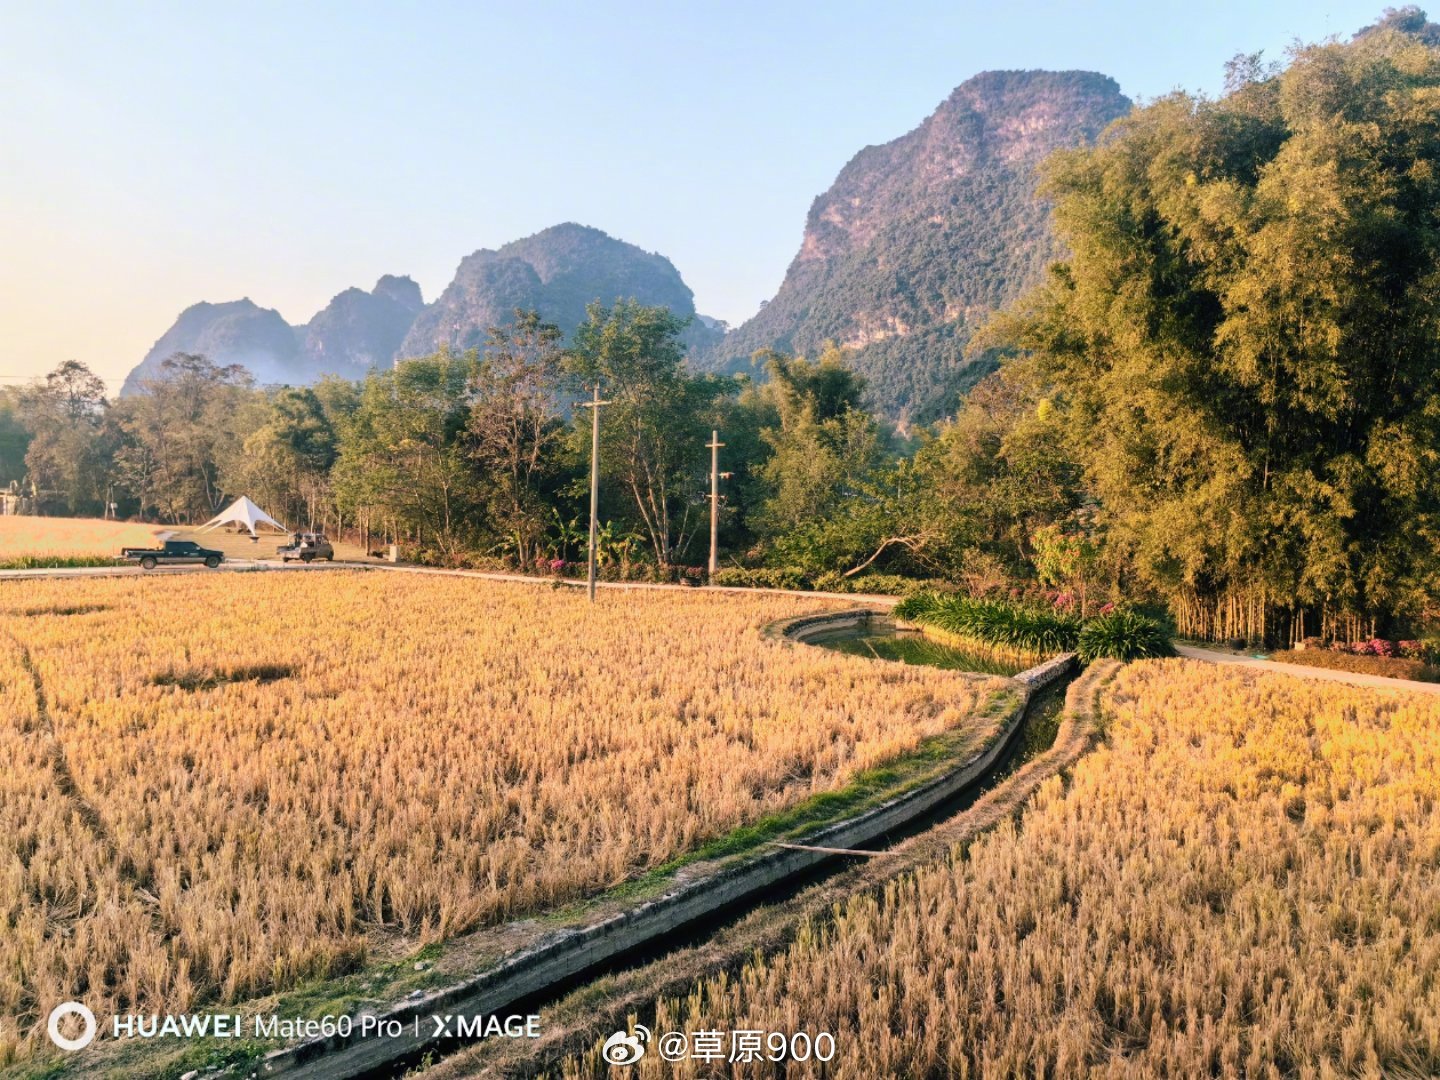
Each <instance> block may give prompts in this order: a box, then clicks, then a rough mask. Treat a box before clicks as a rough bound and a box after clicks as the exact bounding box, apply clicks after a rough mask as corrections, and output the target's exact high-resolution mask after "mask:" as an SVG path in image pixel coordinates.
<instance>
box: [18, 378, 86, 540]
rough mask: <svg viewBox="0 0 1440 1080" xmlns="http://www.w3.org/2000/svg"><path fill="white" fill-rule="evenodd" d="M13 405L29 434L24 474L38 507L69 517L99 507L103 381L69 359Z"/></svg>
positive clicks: (22, 392)
mask: <svg viewBox="0 0 1440 1080" xmlns="http://www.w3.org/2000/svg"><path fill="white" fill-rule="evenodd" d="M17 405H18V407H17V408H16V410H15V412H16V414H18V420H19V422H20V424H21V425H23V427H24V428H25V430H26V431H27V432H28V438H27V439H26V440H25V443H26V447H25V459H24V460H25V471H26V476H27V480H28V486H29V488H30V494H31V496H32V497H33V498H34V499H35V500H36V503H37V504H38V505H39V506H41V507H45V506H52V507H58V508H61V509H62V510H64V511H67V512H69V513H71V514H82V513H94V512H96V511H98V510H101V509H103V506H104V502H105V490H106V480H107V465H108V460H109V452H108V449H107V447H106V445H105V413H106V409H107V408H108V402H107V401H106V400H105V383H104V381H103V380H102V379H100V377H99V376H97V375H95V374H94V373H93V372H92V371H91V370H90V369H89V368H88V367H86V366H85V365H84V364H82V363H80V362H79V361H78V360H67V361H65V362H64V363H63V364H61V365H60V366H59V367H57V368H56V369H55V370H54V371H52V372H50V374H48V375H46V376H45V378H44V379H43V380H41V381H39V382H38V383H36V384H35V385H33V386H30V387H28V388H26V389H24V390H22V391H21V392H20V394H19V401H18V403H17Z"/></svg>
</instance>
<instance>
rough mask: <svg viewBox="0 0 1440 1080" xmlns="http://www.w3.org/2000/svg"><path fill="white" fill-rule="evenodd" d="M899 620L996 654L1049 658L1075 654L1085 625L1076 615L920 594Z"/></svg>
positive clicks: (901, 609) (904, 605) (901, 607)
mask: <svg viewBox="0 0 1440 1080" xmlns="http://www.w3.org/2000/svg"><path fill="white" fill-rule="evenodd" d="M895 616H896V617H897V618H900V619H905V620H908V621H910V622H915V623H919V624H920V625H921V626H928V627H932V628H933V629H935V630H939V631H941V632H943V633H945V634H948V635H950V636H953V637H956V638H961V639H964V640H966V641H972V642H975V643H976V644H979V645H985V646H989V647H990V648H992V649H1004V650H1007V651H1009V652H1015V653H1024V654H1027V655H1035V656H1047V655H1050V654H1052V653H1060V652H1066V651H1068V650H1070V649H1073V648H1075V644H1076V641H1077V640H1078V638H1079V635H1080V620H1079V619H1077V618H1075V617H1074V616H1073V615H1067V614H1064V613H1061V612H1056V611H1047V610H1044V609H1041V608H1036V607H1028V606H1025V605H1022V604H1011V603H1007V602H1005V601H1003V600H976V599H974V598H973V597H968V596H941V595H939V594H937V593H933V592H921V593H916V594H915V595H913V596H909V597H906V598H905V599H904V600H902V601H901V602H900V603H899V604H897V605H896V606H895Z"/></svg>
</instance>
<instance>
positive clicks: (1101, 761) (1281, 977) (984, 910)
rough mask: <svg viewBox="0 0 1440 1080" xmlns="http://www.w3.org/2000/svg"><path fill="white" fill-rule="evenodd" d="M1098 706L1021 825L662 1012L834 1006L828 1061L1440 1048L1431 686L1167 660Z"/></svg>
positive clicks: (808, 1017)
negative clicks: (1379, 687)
mask: <svg viewBox="0 0 1440 1080" xmlns="http://www.w3.org/2000/svg"><path fill="white" fill-rule="evenodd" d="M1104 706H1105V712H1106V715H1107V723H1108V732H1107V738H1106V740H1105V742H1104V743H1103V744H1102V745H1101V747H1100V748H1099V749H1097V750H1095V751H1093V752H1092V753H1091V754H1090V755H1089V756H1087V757H1086V758H1083V759H1082V760H1081V761H1080V763H1079V764H1078V766H1077V767H1076V769H1075V771H1074V775H1073V780H1072V782H1071V783H1070V784H1069V786H1068V787H1067V785H1066V784H1065V783H1063V782H1062V781H1061V780H1060V779H1058V778H1057V779H1055V780H1052V781H1048V782H1047V783H1046V784H1045V786H1044V787H1043V788H1042V789H1041V790H1040V792H1039V793H1038V794H1037V796H1036V797H1035V799H1034V800H1033V801H1032V802H1031V803H1030V805H1029V806H1028V808H1027V810H1026V811H1025V813H1024V815H1023V818H1022V819H1021V820H1020V822H1019V823H1018V824H1016V823H1014V822H1011V823H1008V824H1006V825H1004V826H1003V827H1001V828H1000V829H998V830H997V831H995V832H993V833H990V834H988V835H987V836H985V837H984V838H982V839H980V840H978V841H976V842H975V843H974V844H973V845H972V846H971V847H970V848H969V850H968V853H967V854H965V855H960V856H957V858H956V860H955V861H954V862H952V863H950V864H948V865H937V866H933V867H931V868H928V869H926V870H924V871H922V872H920V873H918V874H916V875H911V876H908V877H904V878H901V879H899V880H898V881H897V882H895V883H894V884H893V885H892V886H891V887H889V888H887V889H886V890H885V892H884V894H883V895H881V896H879V897H866V898H862V899H856V900H854V901H852V902H850V903H849V904H848V906H846V907H844V908H843V909H842V910H840V911H839V912H838V914H837V918H836V920H835V921H834V923H833V924H827V925H825V926H823V927H821V926H814V925H812V926H808V927H807V928H805V930H804V932H802V934H801V936H800V938H799V939H798V941H797V942H796V943H795V944H794V945H793V946H792V947H791V948H790V949H789V950H788V951H786V952H784V953H782V954H780V955H778V956H776V957H773V958H771V959H767V960H764V961H757V962H752V963H751V964H749V965H748V966H747V967H745V968H744V969H743V970H742V971H741V972H740V973H739V974H738V975H736V976H735V977H733V978H719V979H715V980H712V981H709V982H706V983H704V984H702V985H699V986H697V987H696V988H695V989H694V991H693V993H691V994H690V996H689V997H688V999H687V1000H681V1001H666V1002H662V1003H661V1004H660V1005H659V1007H658V1015H657V1016H656V1017H655V1018H654V1023H653V1029H654V1031H655V1032H656V1033H657V1036H658V1033H660V1032H666V1031H671V1030H679V1031H689V1032H694V1031H701V1030H721V1031H730V1030H735V1029H751V1030H763V1031H767V1032H768V1031H778V1032H795V1031H808V1032H811V1033H814V1032H818V1031H829V1032H832V1033H834V1034H835V1037H836V1043H837V1050H836V1053H835V1057H834V1060H833V1061H832V1062H830V1064H829V1065H828V1066H827V1067H826V1068H825V1072H824V1074H823V1075H825V1076H827V1077H837V1078H839V1077H855V1078H862V1077H864V1078H868V1077H875V1076H937V1077H938V1076H955V1077H973V1076H985V1077H994V1076H1037V1077H1038V1076H1046V1077H1052V1076H1053V1077H1071V1076H1128V1077H1137V1078H1138V1077H1154V1076H1250V1077H1266V1076H1302V1077H1335V1076H1373V1077H1381V1076H1385V1077H1403V1076H1433V1075H1436V1074H1437V1072H1440V702H1437V701H1436V700H1435V699H1434V698H1433V697H1429V696H1422V695H1413V696H1411V695H1402V694H1397V693H1393V692H1377V691H1372V690H1365V689H1358V688H1350V687H1345V686H1340V685H1336V684H1333V683H1314V682H1306V681H1301V680H1297V679H1290V678H1286V677H1281V676H1264V675H1262V676H1254V675H1247V674H1243V673H1237V672H1230V671H1225V670H1223V669H1217V668H1213V667H1208V666H1204V665H1200V664H1196V663H1191V662H1185V661H1151V662H1145V663H1140V664H1135V665H1132V666H1130V667H1129V668H1127V669H1126V670H1125V671H1124V672H1123V673H1122V674H1121V675H1120V676H1119V678H1118V679H1117V681H1116V682H1115V683H1114V684H1113V687H1112V689H1111V690H1110V691H1109V692H1108V694H1107V697H1106V699H1105V702H1104ZM648 1019H649V1018H647V1022H648ZM603 1071H604V1068H603V1066H602V1065H601V1064H599V1057H598V1054H597V1053H591V1054H589V1055H587V1057H586V1058H585V1059H584V1060H580V1061H572V1062H571V1063H570V1064H569V1066H568V1067H567V1068H566V1070H565V1072H566V1075H568V1076H572V1077H575V1076H590V1075H597V1074H599V1073H601V1072H603ZM636 1075H638V1076H641V1077H658V1076H661V1075H664V1076H667V1077H668V1076H672V1075H674V1076H695V1075H704V1076H717V1075H736V1076H745V1077H760V1076H765V1077H768V1076H780V1075H784V1076H787V1077H797V1076H816V1075H820V1072H819V1068H818V1066H816V1065H815V1064H814V1063H813V1062H812V1063H811V1064H810V1065H796V1064H793V1063H792V1064H791V1065H790V1066H789V1067H788V1069H786V1070H784V1071H783V1072H782V1070H781V1069H780V1068H779V1067H778V1066H775V1065H771V1064H767V1063H764V1062H761V1063H756V1064H736V1065H729V1064H724V1063H721V1064H720V1065H719V1066H718V1067H717V1066H716V1065H713V1064H706V1065H703V1066H701V1067H699V1068H696V1067H695V1066H694V1063H693V1062H691V1063H682V1064H678V1065H673V1066H672V1065H666V1064H664V1063H663V1062H661V1061H660V1060H659V1058H658V1056H657V1055H655V1054H650V1055H648V1056H647V1057H645V1058H643V1059H642V1060H641V1062H640V1064H639V1065H638V1066H636Z"/></svg>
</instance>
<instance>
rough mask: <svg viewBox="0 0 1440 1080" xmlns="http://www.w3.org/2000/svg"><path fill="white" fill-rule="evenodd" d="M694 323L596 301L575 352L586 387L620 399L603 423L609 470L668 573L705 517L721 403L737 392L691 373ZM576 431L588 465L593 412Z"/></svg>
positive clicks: (577, 447) (573, 360)
mask: <svg viewBox="0 0 1440 1080" xmlns="http://www.w3.org/2000/svg"><path fill="white" fill-rule="evenodd" d="M686 325H687V320H685V319H682V318H679V317H677V316H676V315H673V314H672V313H671V312H670V311H669V310H668V309H666V308H663V307H646V306H645V305H643V304H639V303H636V302H635V301H633V300H621V301H618V302H617V303H615V304H614V305H613V306H611V307H605V306H604V305H601V304H592V305H590V307H589V309H588V317H587V318H586V321H585V322H584V323H582V324H581V325H580V327H579V328H578V329H577V330H576V331H575V335H574V340H573V343H572V345H571V348H570V349H569V350H568V351H567V353H566V358H565V370H566V373H567V374H568V375H569V376H570V378H571V379H572V380H573V381H574V383H575V385H576V386H577V388H578V387H581V386H586V385H593V384H597V383H598V384H599V386H600V387H601V392H602V393H603V394H604V395H605V397H606V399H607V400H609V401H610V402H611V404H610V405H609V406H607V407H606V409H605V411H604V414H603V416H602V420H601V432H602V436H601V472H602V476H603V477H605V479H606V481H607V486H609V487H610V488H612V489H618V490H619V492H622V493H623V495H624V497H625V499H626V501H627V502H628V503H629V507H630V510H631V512H632V513H633V515H634V520H635V523H636V525H637V526H638V528H639V531H641V532H643V533H644V534H645V537H646V539H647V540H648V541H649V544H650V549H651V553H652V554H653V556H654V558H655V562H656V563H657V564H658V565H659V566H660V567H661V568H666V567H670V566H672V565H675V563H676V561H677V560H678V559H679V558H680V557H682V556H683V554H684V553H685V552H686V551H687V549H688V547H689V544H690V540H691V538H692V536H693V534H694V531H695V529H696V527H697V526H698V525H699V523H700V522H701V521H702V520H703V510H704V504H703V493H704V490H705V471H706V466H707V465H708V461H709V458H708V452H707V451H706V450H705V448H704V444H705V441H706V438H707V436H708V435H709V434H710V430H711V423H710V422H712V421H715V419H716V403H717V398H718V397H720V396H721V395H722V394H723V393H724V392H726V390H727V389H728V388H729V385H728V384H727V383H725V382H723V381H721V380H718V379H715V378H713V377H697V376H694V375H691V374H689V373H688V372H687V371H686V370H685V367H684V359H685V349H684V345H683V344H682V342H681V340H680V336H681V334H682V333H683V331H684V329H685V327H686ZM576 411H577V413H582V414H583V415H580V416H578V417H577V418H576V422H575V424H574V426H573V427H572V432H571V438H572V447H573V449H574V452H575V453H576V455H577V457H582V458H588V456H589V446H590V420H589V414H588V411H585V410H576Z"/></svg>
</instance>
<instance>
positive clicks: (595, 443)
mask: <svg viewBox="0 0 1440 1080" xmlns="http://www.w3.org/2000/svg"><path fill="white" fill-rule="evenodd" d="M609 404H610V402H608V401H601V400H600V384H599V383H598V382H597V383H596V384H595V396H594V397H593V398H592V399H591V400H589V401H582V402H580V407H581V408H582V409H593V410H594V412H592V413H591V414H590V554H589V563H590V567H589V569H590V576H589V580H590V602H591V603H592V604H593V603H594V602H595V540H596V537H597V536H598V534H599V532H600V518H599V516H598V515H599V509H600V406H602V405H609Z"/></svg>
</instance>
